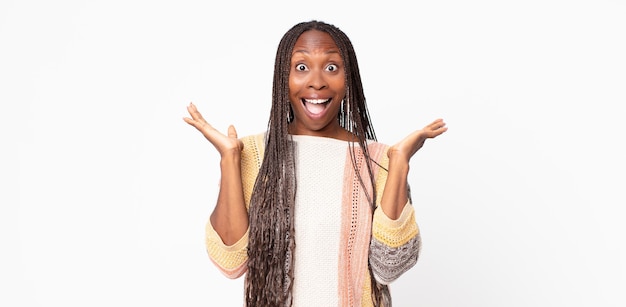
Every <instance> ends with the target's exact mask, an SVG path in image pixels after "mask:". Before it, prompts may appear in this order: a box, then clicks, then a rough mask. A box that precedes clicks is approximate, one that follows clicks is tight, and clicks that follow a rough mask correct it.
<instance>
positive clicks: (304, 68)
mask: <svg viewBox="0 0 626 307" xmlns="http://www.w3.org/2000/svg"><path fill="white" fill-rule="evenodd" d="M296 70H297V71H305V70H307V67H306V65H304V64H296Z"/></svg>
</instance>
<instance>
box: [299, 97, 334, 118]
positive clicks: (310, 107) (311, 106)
mask: <svg viewBox="0 0 626 307" xmlns="http://www.w3.org/2000/svg"><path fill="white" fill-rule="evenodd" d="M330 100H331V98H329V99H302V104H304V108H305V109H306V110H307V111H309V113H311V114H313V115H317V114H320V113H322V112H324V110H326V107H327V106H328V104H329V103H330Z"/></svg>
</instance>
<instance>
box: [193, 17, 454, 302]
mask: <svg viewBox="0 0 626 307" xmlns="http://www.w3.org/2000/svg"><path fill="white" fill-rule="evenodd" d="M188 111H189V113H190V115H191V118H185V119H184V120H185V121H186V122H187V123H188V124H190V125H192V126H194V127H195V128H197V129H198V130H199V131H200V132H202V134H203V135H204V136H205V137H206V138H207V139H208V140H209V141H210V142H211V143H212V144H213V145H214V146H215V148H216V149H217V150H218V151H219V153H220V155H221V162H220V166H221V172H222V177H221V182H220V191H219V195H218V200H217V204H216V206H215V209H214V211H213V213H212V214H211V217H210V221H209V223H207V250H208V253H209V256H210V258H211V260H213V261H214V263H215V264H216V265H217V267H218V268H219V269H220V270H221V271H222V272H223V273H224V274H225V275H226V276H228V277H231V278H236V277H239V276H241V275H243V274H244V273H246V279H245V288H246V289H245V302H246V305H247V306H290V305H294V306H391V297H390V294H389V289H388V286H387V285H388V284H389V283H390V282H392V281H393V280H395V279H397V278H398V277H399V276H400V275H401V274H403V273H404V272H406V271H407V270H408V269H410V268H411V267H412V266H413V265H414V264H415V262H416V261H417V258H418V253H419V247H420V235H419V230H418V227H417V224H416V222H415V216H414V210H413V207H412V205H411V202H410V201H409V194H408V184H407V176H408V171H409V160H410V158H411V157H412V156H413V155H414V154H415V153H416V152H417V151H418V150H419V149H420V148H421V147H422V145H423V144H424V142H425V140H426V139H428V138H434V137H437V136H439V135H440V134H442V133H444V132H445V131H446V130H447V127H446V126H445V124H444V122H443V121H442V120H441V119H438V120H435V121H434V122H432V123H431V124H429V125H427V126H426V127H424V128H423V129H420V130H417V131H415V132H413V133H411V134H410V135H409V136H407V137H406V138H405V139H404V140H402V141H401V142H399V143H397V144H395V145H393V146H387V145H384V144H382V143H378V142H377V141H376V136H375V133H374V129H373V127H372V125H371V120H370V117H369V113H368V110H367V106H366V103H365V96H364V93H363V89H362V84H361V79H360V74H359V69H358V64H357V59H356V55H355V52H354V50H353V47H352V44H351V42H350V40H349V39H348V37H347V36H346V35H345V34H344V33H343V32H342V31H341V30H340V29H338V28H337V27H335V26H333V25H330V24H327V23H323V22H319V21H310V22H304V23H299V24H297V25H295V26H294V27H292V28H291V29H290V30H289V31H288V32H287V33H285V35H284V36H283V38H282V39H281V42H280V44H279V46H278V51H277V54H276V63H275V71H274V85H273V98H272V108H271V112H270V119H269V123H268V126H267V130H266V131H265V132H263V133H260V134H257V135H251V136H246V137H243V138H238V137H237V133H236V131H235V128H234V127H232V126H231V127H229V129H228V133H227V135H224V134H222V133H220V132H218V131H217V130H216V129H214V128H213V127H212V126H211V125H209V124H208V123H207V122H206V121H205V120H204V119H203V117H202V115H201V114H200V113H199V112H198V110H197V109H196V107H195V106H194V105H193V104H190V105H189V106H188ZM381 192H382V193H381Z"/></svg>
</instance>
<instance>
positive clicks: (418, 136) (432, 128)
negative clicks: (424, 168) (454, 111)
mask: <svg viewBox="0 0 626 307" xmlns="http://www.w3.org/2000/svg"><path fill="white" fill-rule="evenodd" d="M447 130H448V127H446V123H444V121H443V119H441V118H440V119H436V120H435V121H433V122H432V123H430V124H428V125H426V127H424V128H422V129H420V130H417V131H414V132H413V133H411V134H409V135H408V136H407V137H405V138H404V139H403V140H402V141H400V142H398V143H397V144H395V145H393V146H391V147H390V148H389V151H388V152H387V156H389V158H390V159H391V158H394V159H401V160H404V161H406V162H407V163H408V162H409V160H410V159H411V157H413V155H414V154H415V153H416V152H417V151H418V150H420V148H422V146H424V142H426V139H432V138H435V137H437V136H439V135H441V134H442V133H444V132H446V131H447Z"/></svg>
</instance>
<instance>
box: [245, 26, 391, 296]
mask: <svg viewBox="0 0 626 307" xmlns="http://www.w3.org/2000/svg"><path fill="white" fill-rule="evenodd" d="M309 30H319V31H323V32H326V33H328V34H329V35H330V36H331V37H332V38H333V40H334V41H335V43H336V44H337V47H338V48H339V50H340V53H341V57H342V58H343V60H344V63H345V66H346V69H345V71H346V76H345V78H346V97H345V98H344V101H343V105H342V108H341V111H340V113H339V115H338V120H339V123H340V125H341V126H342V127H343V128H344V129H346V130H348V131H350V132H352V133H353V134H354V135H355V136H357V138H358V143H359V146H360V148H361V150H362V151H363V154H364V156H365V159H366V161H371V158H370V155H369V151H368V147H367V140H368V139H369V140H374V141H375V140H376V135H375V133H374V129H373V127H372V124H371V120H370V116H369V112H368V110H367V106H366V103H365V95H364V92H363V86H362V83H361V76H360V73H359V67H358V62H357V59H356V53H355V51H354V48H353V46H352V43H351V42H350V39H349V38H348V37H347V36H346V34H345V33H344V32H342V31H341V30H340V29H339V28H337V27H335V26H333V25H330V24H327V23H324V22H320V21H316V20H313V21H309V22H302V23H299V24H296V25H295V26H293V27H292V28H291V29H290V30H289V31H287V32H286V33H285V35H284V36H283V37H282V39H281V41H280V43H279V45H278V49H277V51H276V59H275V63H274V80H273V88H272V108H271V111H270V119H269V121H268V125H267V134H266V140H265V145H266V147H265V154H264V159H263V163H262V164H261V168H260V170H259V175H258V177H257V179H256V182H255V186H254V190H253V192H252V198H251V201H250V209H249V220H250V232H249V242H248V257H249V259H248V272H247V273H246V279H245V303H246V306H249V307H252V306H290V305H291V289H292V286H293V283H292V281H293V261H294V259H293V255H294V249H295V245H296V242H295V240H294V216H293V208H294V203H295V193H296V179H295V174H296V169H295V157H294V148H293V145H292V143H291V138H290V136H289V131H288V125H289V121H290V120H292V119H293V110H292V109H291V104H290V101H289V73H290V69H291V52H292V49H293V46H294V45H295V43H296V40H297V39H298V37H299V36H300V35H301V34H302V33H303V32H305V31H309ZM350 149H351V150H350V153H351V158H352V165H353V166H354V167H355V168H356V156H355V148H354V144H352V145H351V148H350ZM365 164H366V166H367V170H368V174H369V177H370V178H369V179H370V181H371V183H372V187H373V194H372V195H367V199H368V200H369V202H370V205H371V208H372V212H373V211H374V209H375V207H376V203H375V201H376V189H375V179H374V176H373V172H372V166H371V165H370V163H365ZM356 173H357V174H360V172H358V170H357V172H356ZM359 181H360V182H361V185H363V186H364V183H363V178H361V177H360V175H359ZM364 190H366V189H364ZM366 193H367V191H366ZM369 271H370V277H371V278H370V279H371V280H372V298H373V301H374V305H375V306H385V307H389V306H391V298H390V295H389V290H388V288H387V286H386V285H381V284H379V283H378V282H376V280H375V279H374V277H373V274H372V271H371V268H370V269H369Z"/></svg>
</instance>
